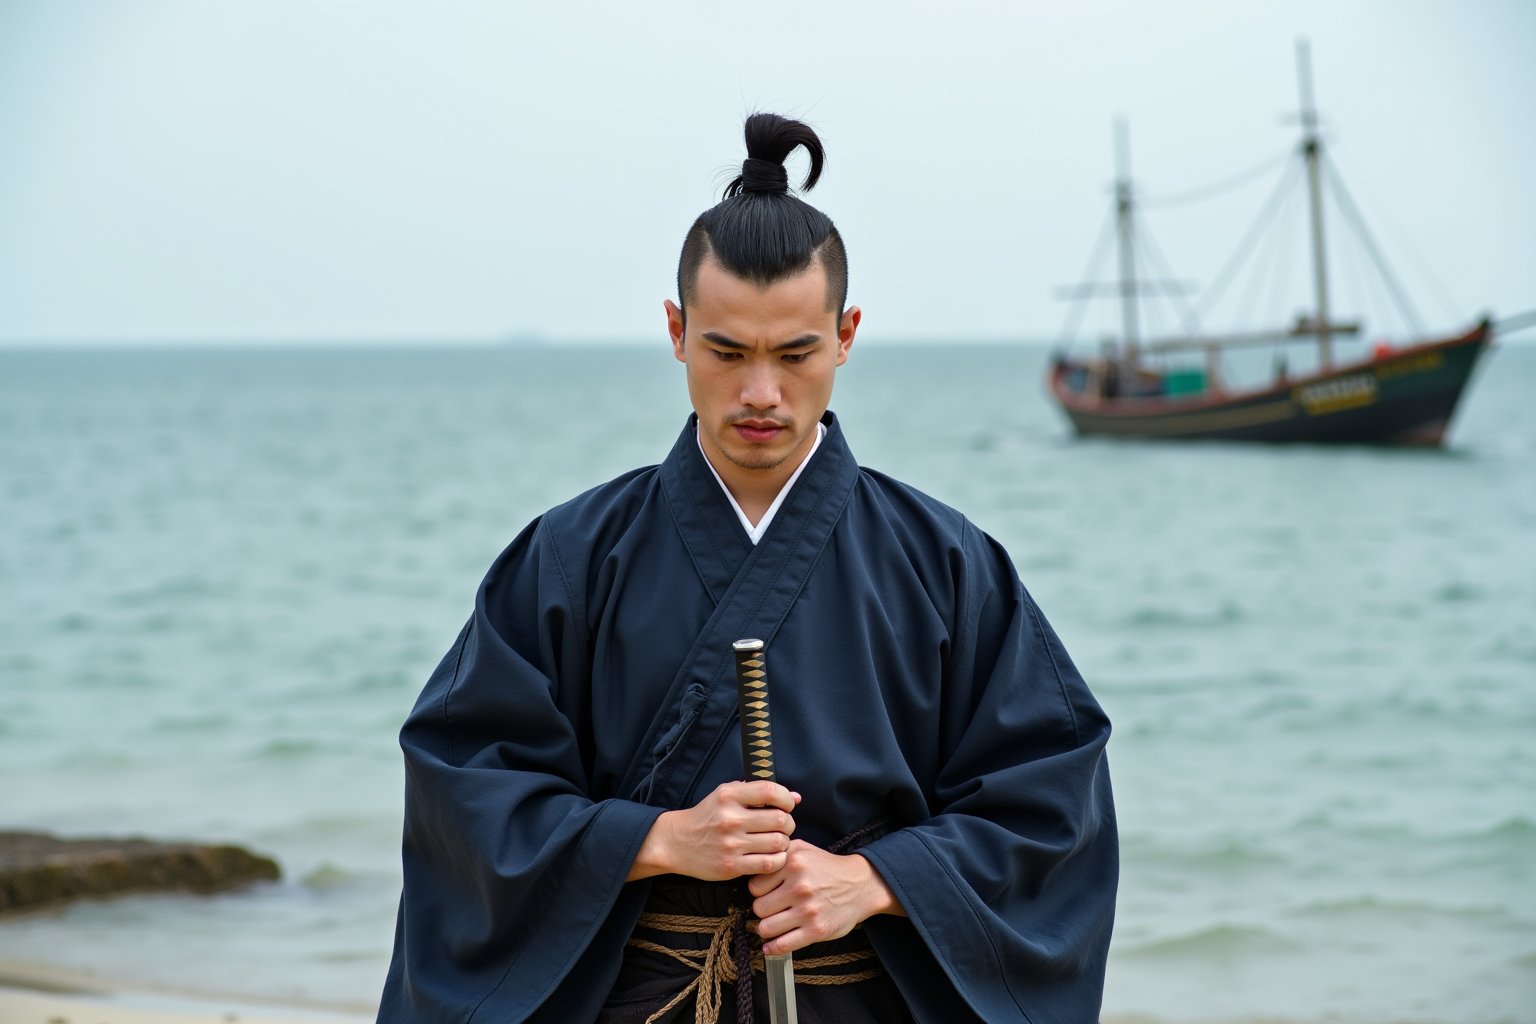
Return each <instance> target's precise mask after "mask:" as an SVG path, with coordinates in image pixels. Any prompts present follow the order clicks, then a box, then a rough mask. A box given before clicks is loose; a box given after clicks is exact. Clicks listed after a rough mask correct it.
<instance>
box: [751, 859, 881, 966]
mask: <svg viewBox="0 0 1536 1024" xmlns="http://www.w3.org/2000/svg"><path fill="white" fill-rule="evenodd" d="M747 888H748V889H749V890H751V892H752V895H753V896H754V897H755V899H754V900H753V902H752V911H753V913H755V914H756V915H757V916H758V918H759V921H758V926H757V931H758V934H759V935H761V936H762V937H763V952H764V953H765V954H767V955H769V956H777V955H779V954H780V953H793V952H794V951H795V950H797V949H803V948H805V947H806V946H809V945H810V944H811V943H813V942H825V941H827V940H828V939H840V938H842V937H843V936H844V935H847V934H848V933H849V932H851V931H853V926H854V925H856V924H858V923H859V922H860V921H863V920H864V919H865V918H868V917H873V916H874V915H876V914H897V915H899V916H902V917H905V916H906V911H905V910H904V909H903V908H902V906H901V903H900V902H899V901H898V900H897V899H896V897H895V895H894V894H893V893H892V892H891V889H890V886H888V885H886V884H885V879H883V878H881V877H880V873H879V872H878V871H876V870H875V869H874V868H873V867H872V866H871V865H870V863H869V861H867V860H865V859H864V858H863V857H861V856H859V855H858V854H856V853H852V854H848V855H847V856H841V855H839V854H835V853H828V852H827V851H826V850H823V849H821V848H820V847H816V846H812V845H811V844H810V843H807V842H803V841H801V840H798V839H797V840H794V841H792V842H791V843H790V844H789V851H788V853H787V855H786V856H785V858H784V867H783V868H782V869H780V870H777V871H772V872H766V873H763V874H759V875H758V876H757V877H756V878H754V879H752V880H751V881H750V882H748V883H747ZM769 940H772V941H769Z"/></svg>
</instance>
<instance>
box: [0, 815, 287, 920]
mask: <svg viewBox="0 0 1536 1024" xmlns="http://www.w3.org/2000/svg"><path fill="white" fill-rule="evenodd" d="M279 874H280V872H279V870H278V866H277V862H276V861H274V860H272V859H271V858H269V857H263V856H261V855H260V854H256V853H252V852H251V851H249V850H246V849H243V848H241V847H239V846H225V845H203V844H198V843H168V842H156V841H153V840H149V839H139V838H132V839H108V838H83V839H65V838H60V837H58V836H53V835H48V834H47V833H42V832H0V914H5V913H10V912H15V911H20V910H36V909H40V908H43V907H48V906H52V905H56V904H60V903H65V902H68V901H69V900H74V899H80V898H82V897H102V896H115V895H117V894H119V893H128V892H173V891H177V892H219V891H221V890H225V889H232V888H236V887H238V886H242V885H246V884H249V883H251V882H258V881H272V880H275V879H277V878H278V877H279Z"/></svg>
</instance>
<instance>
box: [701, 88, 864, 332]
mask: <svg viewBox="0 0 1536 1024" xmlns="http://www.w3.org/2000/svg"><path fill="white" fill-rule="evenodd" d="M745 134H746V138H747V158H746V160H744V161H742V165H741V173H740V174H739V175H737V176H736V177H735V179H733V180H732V181H731V183H730V184H729V185H727V186H726V188H725V195H724V197H723V198H722V199H721V200H720V202H719V203H718V204H716V205H715V206H712V207H710V208H709V209H708V210H705V211H704V212H703V213H701V214H699V217H698V219H697V220H695V221H694V222H693V227H691V228H689V229H688V235H687V237H686V238H684V239H683V253H682V256H681V257H680V258H679V259H678V261H677V295H678V301H679V302H680V303H681V304H682V307H683V311H684V315H685V316H686V315H687V309H688V300H689V298H690V297H691V296H692V294H693V291H694V285H695V284H696V283H697V282H698V278H699V266H700V264H702V263H703V262H704V258H705V257H706V256H713V257H714V259H715V260H716V261H717V262H719V264H720V265H721V266H722V267H724V268H725V269H726V270H729V271H730V272H731V273H733V274H735V275H736V276H737V277H741V278H744V279H746V280H748V281H752V282H754V283H756V284H760V285H770V284H774V283H775V282H778V281H782V280H783V279H785V278H787V277H791V276H793V275H795V274H798V273H800V272H801V271H803V270H805V269H806V268H807V267H809V266H810V265H811V262H812V261H813V260H815V259H816V258H817V257H818V256H819V257H820V259H821V266H822V269H824V270H825V271H826V274H827V300H828V305H829V306H830V307H831V309H832V311H833V312H834V313H841V312H842V309H843V303H844V302H845V301H846V300H847V298H848V254H847V252H846V250H844V248H843V239H842V236H841V235H839V234H838V233H837V228H836V227H835V226H833V224H832V219H831V218H830V217H828V216H827V215H826V214H824V213H822V212H821V211H820V210H818V209H816V208H815V207H814V206H812V205H810V204H809V203H807V202H805V201H804V200H802V199H800V198H798V197H797V196H793V195H790V193H789V173H788V172H787V171H786V170H785V169H784V161H785V159H787V158H788V156H789V154H790V153H792V152H794V151H795V149H796V148H797V147H800V146H804V147H805V151H806V153H807V154H808V155H809V156H810V158H811V170H810V173H808V174H807V175H806V176H805V182H804V184H802V185H801V186H800V191H802V192H809V191H810V190H811V189H812V188H813V187H815V185H816V182H817V181H818V180H819V179H820V178H821V169H822V166H823V165H824V164H825V163H826V159H827V158H826V153H825V151H824V150H823V149H822V147H821V139H819V138H817V137H816V132H815V131H814V130H812V128H811V126H810V125H807V124H804V123H802V122H800V121H794V120H791V119H790V118H787V117H780V116H779V115H778V114H753V115H752V116H750V117H748V118H747V124H746V131H745Z"/></svg>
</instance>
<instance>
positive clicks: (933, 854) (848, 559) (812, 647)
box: [379, 413, 1118, 1024]
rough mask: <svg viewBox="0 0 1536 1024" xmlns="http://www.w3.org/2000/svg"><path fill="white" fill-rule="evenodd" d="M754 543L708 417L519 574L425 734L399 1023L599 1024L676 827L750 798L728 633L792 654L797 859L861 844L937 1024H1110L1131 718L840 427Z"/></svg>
mask: <svg viewBox="0 0 1536 1024" xmlns="http://www.w3.org/2000/svg"><path fill="white" fill-rule="evenodd" d="M824 422H825V423H826V424H827V427H828V430H827V434H826V437H825V439H824V440H823V441H822V444H821V446H820V448H819V449H818V450H817V451H816V453H815V455H814V456H813V457H812V458H811V461H810V462H809V464H808V465H807V466H806V468H805V470H804V472H803V473H802V474H801V477H800V479H799V481H798V482H797V483H796V485H795V486H794V488H793V489H792V490H791V491H790V493H789V495H788V497H787V498H786V500H785V502H784V504H783V506H782V507H781V508H780V509H779V512H778V514H777V516H776V517H775V519H774V520H773V523H772V525H771V526H770V527H769V528H768V531H767V532H766V533H765V534H764V536H763V538H762V539H761V541H760V542H759V543H758V544H757V545H756V546H753V545H752V543H751V542H750V541H749V540H748V538H747V537H746V535H745V531H743V530H742V528H741V524H740V522H739V521H738V519H737V517H736V514H735V512H734V510H733V509H732V508H731V507H730V504H729V503H728V501H727V499H726V497H725V494H724V493H723V492H722V490H721V488H720V485H719V483H718V482H717V481H716V480H715V478H714V477H713V475H712V474H711V473H710V470H709V467H708V464H707V463H706V462H705V461H704V457H703V455H702V453H701V452H700V451H699V446H698V443H697V441H696V425H695V422H694V420H693V419H692V418H690V420H689V423H688V425H687V427H686V428H685V429H684V430H683V432H682V435H681V436H680V437H679V438H678V441H677V444H676V445H675V446H674V447H673V449H672V452H671V454H669V455H668V456H667V459H666V461H665V462H663V463H662V464H661V465H660V466H653V467H649V468H646V469H640V470H636V471H634V472H632V473H629V474H627V475H625V476H622V477H619V478H618V479H616V480H614V481H612V482H610V483H608V484H605V485H603V486H601V487H598V488H596V489H594V490H591V491H588V492H587V493H585V494H583V495H581V496H580V497H577V498H575V499H573V500H572V501H570V502H567V503H566V504H564V505H561V506H559V507H557V508H555V509H552V510H551V511H549V512H548V513H546V514H545V515H544V516H542V517H540V518H539V519H538V520H537V521H535V522H534V523H533V524H532V525H530V526H529V527H528V528H527V529H526V530H524V531H523V532H522V534H521V535H520V536H518V538H517V539H516V540H514V541H513V542H512V544H511V545H510V546H509V547H508V548H507V549H506V551H505V552H503V554H502V555H501V556H500V557H499V558H498V559H497V561H496V563H495V564H494V565H493V566H492V567H491V570H490V572H489V573H488V574H487V576H486V578H485V581H484V583H483V584H482V585H481V587H480V590H479V593H478V595H477V597H476V601H475V609H474V613H473V614H472V615H471V616H470V619H469V622H468V623H467V624H466V625H465V627H464V629H463V631H462V632H461V633H460V635H459V637H458V640H457V642H456V643H455V644H454V645H453V648H452V650H450V651H449V653H448V655H447V656H446V657H445V658H444V659H443V662H442V664H441V665H439V666H438V668H437V670H436V671H435V672H434V674H433V675H432V677H431V679H430V680H429V681H428V683H427V686H426V688H425V690H423V692H422V694H421V697H420V699H419V700H418V701H417V703H416V706H415V709H414V710H413V711H412V712H411V715H410V717H409V719H408V720H407V721H406V724H405V727H404V729H403V730H402V732H401V746H402V747H403V749H404V752H405V761H406V800H405V833H404V871H405V884H404V892H403V895H402V897H401V903H400V914H399V920H398V926H397V930H396V936H395V951H394V960H393V963H392V964H391V966H390V971H389V977H388V980H387V982H386V984H385V989H384V996H383V1001H382V1005H381V1008H380V1011H379V1020H380V1021H381V1022H387V1024H407V1022H411V1024H424V1022H444V1024H447V1022H454V1024H464V1022H469V1021H474V1022H483V1024H512V1022H516V1021H549V1022H560V1024H569V1022H572V1021H583V1020H588V1021H590V1020H592V1019H593V1018H594V1017H595V1016H596V1014H597V1012H598V1009H599V1008H600V1007H601V1006H602V1004H603V1000H604V998H605V997H606V995H607V993H608V991H609V988H610V987H611V986H612V984H613V981H614V978H615V977H616V975H617V973H618V969H619V965H620V960H621V958H622V956H623V950H624V945H625V942H626V940H627V939H628V938H629V935H630V933H631V930H632V929H633V927H634V925H635V921H636V919H637V917H638V916H639V914H640V911H641V907H642V905H643V904H644V903H645V899H646V894H647V890H648V886H649V884H650V883H649V882H647V881H641V882H634V883H626V882H625V877H626V876H627V874H628V872H629V869H630V867H631V865H632V864H633V862H634V858H635V855H636V853H637V852H638V851H639V849H640V845H641V842H642V841H643V840H644V838H645V836H646V833H647V832H648V831H649V829H650V827H651V824H652V822H653V821H654V820H655V819H656V817H657V816H658V815H659V814H660V813H661V812H662V811H663V810H667V809H674V808H683V807H690V806H692V805H693V804H694V803H696V802H697V801H698V800H699V799H700V798H701V797H703V796H704V795H705V794H707V793H708V792H709V791H710V790H711V789H713V788H714V787H715V786H717V785H718V784H720V783H722V782H726V781H730V780H733V779H739V778H741V777H742V765H741V751H740V746H739V742H738V734H737V724H736V714H735V713H736V690H735V681H734V676H733V670H732V660H731V643H732V641H734V640H737V639H740V638H742V637H757V638H761V639H763V640H765V641H767V644H768V663H769V679H770V683H771V685H772V687H773V691H772V692H773V709H774V723H773V731H774V741H775V746H776V748H777V751H776V752H777V760H778V770H779V778H780V781H781V782H783V783H784V784H785V785H786V786H788V787H789V788H791V789H793V790H796V791H798V792H800V793H801V794H803V796H804V802H803V803H802V804H801V805H800V807H799V808H798V809H797V810H796V811H795V821H796V826H797V828H796V832H795V836H796V838H798V839H805V840H808V841H810V842H812V843H815V844H816V845H818V846H823V847H825V846H828V845H830V844H831V843H832V842H834V841H835V840H837V839H838V838H840V837H842V836H846V835H848V834H849V833H851V832H854V831H855V830H857V829H860V828H862V827H864V826H866V825H869V824H870V823H871V822H874V821H877V820H879V819H882V818H886V819H889V820H890V822H891V825H892V829H893V830H892V831H890V832H889V833H887V834H885V835H883V836H882V837H881V838H879V839H877V840H875V841H874V842H872V843H870V844H869V845H867V846H864V847H863V848H862V849H861V850H860V852H861V853H862V854H863V855H864V856H865V857H867V858H868V859H869V861H870V862H871V863H872V864H873V865H874V867H875V868H876V869H877V870H878V871H879V872H880V874H881V876H882V877H883V878H884V879H885V880H886V882H887V883H888V884H889V885H890V887H891V889H892V890H893V891H894V893H895V895H896V896H897V898H898V899H899V900H900V901H901V904H902V906H903V907H905V908H906V911H907V913H908V915H909V917H908V918H907V919H903V918H899V917H891V916H884V915H882V916H877V917H875V918H871V919H870V920H869V921H867V922H865V929H866V932H867V934H868V936H869V939H870V942H871V944H872V945H873V946H874V948H875V950H876V952H877V953H878V954H879V956H880V959H881V961H882V962H883V963H884V965H885V967H886V969H887V970H888V971H889V973H890V974H891V976H892V977H893V978H894V980H895V982H896V984H897V985H898V987H899V988H900V990H901V993H902V995H903V997H904V998H905V999H906V1001H907V1003H908V1004H909V1006H910V1007H911V1010H912V1013H913V1015H914V1016H915V1017H916V1019H917V1020H918V1021H920V1022H924V1024H927V1022H933V1024H939V1022H943V1024H954V1022H956V1021H967V1020H983V1021H988V1022H1001V1021H1020V1022H1026V1021H1027V1022H1031V1024H1086V1022H1091V1021H1096V1020H1098V1012H1099V1003H1100V999H1101V996H1102V991H1103V979H1104V959H1105V954H1106V951H1107V948H1108V945H1109V936H1110V925H1111V920H1112V918H1113V913H1114V900H1115V886H1116V878H1117V871H1118V856H1117V845H1116V836H1115V824H1114V810H1113V806H1112V801H1111V797H1110V785H1109V774H1108V769H1107V767H1106V764H1105V760H1104V745H1105V742H1106V740H1107V739H1108V737H1109V722H1108V720H1107V719H1106V717H1105V715H1104V713H1103V711H1101V710H1100V708H1099V706H1098V704H1097V703H1096V702H1095V701H1094V699H1093V697H1092V695H1091V694H1090V693H1089V692H1088V688H1087V686H1086V685H1084V683H1083V680H1082V678H1081V677H1080V676H1079V675H1078V673H1077V670H1076V669H1075V668H1074V667H1073V665H1072V662H1071V660H1070V659H1069V658H1068V656H1067V652H1066V651H1065V650H1064V649H1063V647H1062V645H1061V643H1060V641H1059V640H1058V639H1057V638H1056V635H1055V633H1054V632H1052V630H1051V627H1050V626H1049V625H1048V624H1047V623H1046V621H1045V618H1044V616H1043V615H1041V613H1040V611H1039V609H1038V608H1036V606H1035V604H1034V602H1033V601H1032V600H1031V599H1030V597H1029V595H1028V594H1027V593H1026V592H1025V591H1024V588H1023V586H1022V585H1021V584H1020V582H1019V579H1018V576H1017V575H1016V574H1015V572H1014V570H1013V567H1012V565H1011V563H1010V562H1009V560H1008V557H1007V555H1006V554H1005V553H1004V552H1003V550H1002V548H1001V547H999V546H998V545H997V544H996V542H994V541H993V540H991V539H990V538H989V537H987V536H986V535H985V534H983V533H981V532H980V531H979V530H977V529H976V528H975V527H974V526H972V525H971V523H970V522H968V521H967V520H966V519H965V518H964V517H963V516H961V515H960V514H959V513H958V512H956V511H954V510H953V509H950V508H948V507H946V506H944V505H942V504H940V503H939V502H937V501H934V500H933V499H931V498H929V497H927V496H926V495H924V494H921V493H919V492H918V491H916V490H914V489H912V488H911V487H908V486H906V485H904V484H901V483H899V482H897V481H895V480H892V479H891V478H890V477H887V476H884V475H882V474H880V473H876V472H874V471H872V470H868V469H861V468H860V467H859V466H858V465H857V464H856V463H855V462H854V459H853V455H852V453H851V452H850V451H849V450H848V446H847V444H846V443H845V442H844V440H843V436H842V431H841V429H840V427H839V425H838V422H837V420H836V418H835V417H833V416H832V414H831V413H828V414H827V416H826V418H825V420H824Z"/></svg>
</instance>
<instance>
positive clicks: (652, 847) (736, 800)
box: [627, 782, 800, 882]
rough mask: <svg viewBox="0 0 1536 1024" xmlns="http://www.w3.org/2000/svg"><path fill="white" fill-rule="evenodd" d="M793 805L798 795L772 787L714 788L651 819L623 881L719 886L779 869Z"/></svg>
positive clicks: (770, 784) (792, 825) (792, 824)
mask: <svg viewBox="0 0 1536 1024" xmlns="http://www.w3.org/2000/svg"><path fill="white" fill-rule="evenodd" d="M799 803H800V794H799V793H792V792H790V791H789V790H787V789H785V788H784V787H783V786H781V785H779V784H778V783H776V782H727V783H725V784H724V785H721V786H718V787H716V789H715V791H714V792H713V793H711V794H709V795H708V796H706V797H705V798H704V799H703V800H700V801H699V802H698V803H697V804H694V805H693V806H692V807H690V808H688V809H687V810H685V811H665V812H663V813H662V815H661V817H659V818H657V819H656V822H655V824H653V825H652V826H651V830H650V832H648V833H647V834H646V837H645V842H643V843H642V844H640V852H639V853H638V854H636V855H635V863H634V864H633V865H632V866H631V867H630V869H629V878H628V879H627V881H631V882H633V881H635V880H637V879H641V878H650V877H651V876H653V875H665V874H677V875H687V876H688V877H690V878H699V879H703V880H704V881H706V882H721V881H725V880H726V879H729V878H739V877H741V876H742V875H764V874H770V873H772V872H775V871H779V870H782V869H783V867H784V862H785V858H786V857H787V856H788V853H787V851H788V850H789V837H790V836H791V835H792V834H794V831H795V819H794V818H792V817H790V813H791V812H792V811H793V810H794V809H795V806H796V805H797V804H799Z"/></svg>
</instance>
